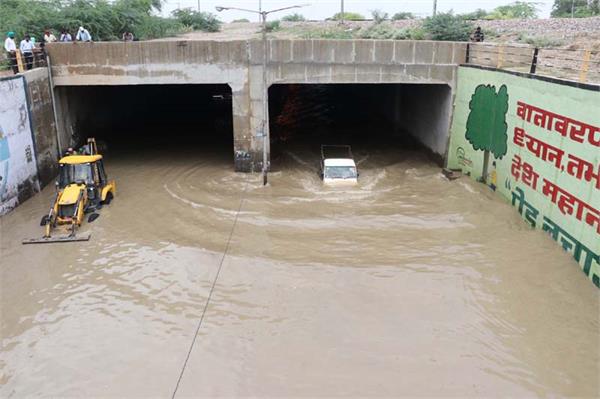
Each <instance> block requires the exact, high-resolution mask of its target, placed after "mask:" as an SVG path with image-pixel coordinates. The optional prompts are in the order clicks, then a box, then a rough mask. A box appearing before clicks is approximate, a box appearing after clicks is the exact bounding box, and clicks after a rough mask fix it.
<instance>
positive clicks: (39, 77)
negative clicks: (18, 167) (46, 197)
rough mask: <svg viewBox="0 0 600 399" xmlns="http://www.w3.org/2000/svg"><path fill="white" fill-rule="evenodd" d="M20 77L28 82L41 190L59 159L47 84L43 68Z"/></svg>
mask: <svg viewBox="0 0 600 399" xmlns="http://www.w3.org/2000/svg"><path fill="white" fill-rule="evenodd" d="M23 76H24V77H25V81H26V82H27V93H28V97H29V110H30V112H31V125H32V129H33V137H34V145H35V154H36V159H37V168H38V175H39V179H40V184H41V186H42V187H44V186H45V185H46V184H48V183H50V182H53V181H54V178H55V177H56V175H57V174H58V164H57V163H56V161H57V159H58V158H59V152H58V143H57V139H56V124H55V123H54V112H53V110H52V96H51V94H50V81H49V79H48V71H47V69H45V68H38V69H34V70H31V71H28V72H26V73H24V74H23Z"/></svg>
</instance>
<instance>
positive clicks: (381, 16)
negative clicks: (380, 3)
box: [371, 10, 390, 24]
mask: <svg viewBox="0 0 600 399" xmlns="http://www.w3.org/2000/svg"><path fill="white" fill-rule="evenodd" d="M371 17H373V22H375V23H376V24H380V23H382V22H383V21H385V20H386V19H389V17H390V16H389V14H388V13H387V12H383V11H381V10H373V11H371Z"/></svg>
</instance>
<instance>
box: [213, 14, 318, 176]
mask: <svg viewBox="0 0 600 399" xmlns="http://www.w3.org/2000/svg"><path fill="white" fill-rule="evenodd" d="M259 5H261V9H260V10H259V11H256V10H248V9H245V8H237V7H220V6H217V7H215V9H216V10H217V11H218V12H221V11H225V10H237V11H244V12H251V13H254V14H258V15H259V16H260V19H261V23H262V43H263V68H262V69H263V71H262V72H263V73H262V81H263V87H262V89H263V92H262V106H263V114H262V121H261V130H262V132H261V137H262V139H263V165H262V175H263V185H265V186H266V185H267V172H268V169H269V167H268V161H267V143H268V142H269V139H270V137H269V136H270V134H269V133H268V123H269V121H268V120H267V118H268V112H267V111H268V109H267V107H268V104H267V15H269V14H271V13H274V12H278V11H284V10H289V9H291V8H300V7H305V6H307V5H308V4H301V5H295V6H289V7H283V8H277V9H275V10H269V11H263V10H262V4H260V3H259Z"/></svg>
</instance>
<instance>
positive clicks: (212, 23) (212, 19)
mask: <svg viewBox="0 0 600 399" xmlns="http://www.w3.org/2000/svg"><path fill="white" fill-rule="evenodd" d="M171 15H173V17H174V18H175V19H176V20H177V21H179V23H181V24H182V25H184V26H189V27H191V28H193V29H194V30H201V31H204V32H218V31H219V30H221V23H222V22H221V21H219V19H218V18H217V17H216V16H215V15H214V14H211V13H208V12H198V11H196V10H192V9H191V8H181V9H178V10H175V11H173V12H172V13H171Z"/></svg>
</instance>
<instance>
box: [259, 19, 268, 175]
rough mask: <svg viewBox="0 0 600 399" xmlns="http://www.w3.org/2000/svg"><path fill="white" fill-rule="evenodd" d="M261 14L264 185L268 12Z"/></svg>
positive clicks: (265, 165) (263, 170) (265, 172)
mask: <svg viewBox="0 0 600 399" xmlns="http://www.w3.org/2000/svg"><path fill="white" fill-rule="evenodd" d="M260 16H261V18H262V42H263V67H262V83H263V93H262V103H263V117H262V138H263V167H262V175H263V186H266V185H267V171H268V162H267V137H268V136H269V138H270V134H269V135H267V123H268V122H267V119H268V118H269V114H268V112H267V111H268V110H267V107H268V106H269V105H268V101H267V95H268V93H267V90H268V89H267V13H266V12H263V11H261V12H260Z"/></svg>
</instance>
